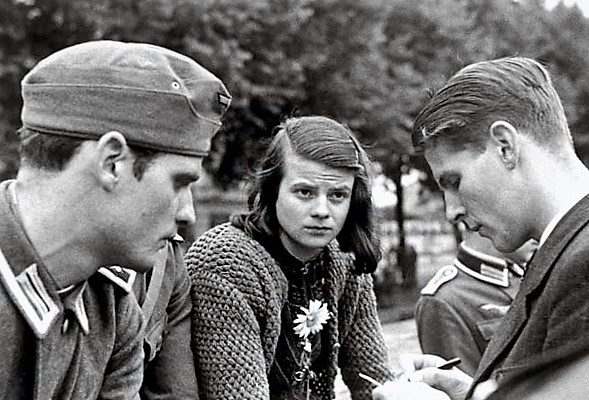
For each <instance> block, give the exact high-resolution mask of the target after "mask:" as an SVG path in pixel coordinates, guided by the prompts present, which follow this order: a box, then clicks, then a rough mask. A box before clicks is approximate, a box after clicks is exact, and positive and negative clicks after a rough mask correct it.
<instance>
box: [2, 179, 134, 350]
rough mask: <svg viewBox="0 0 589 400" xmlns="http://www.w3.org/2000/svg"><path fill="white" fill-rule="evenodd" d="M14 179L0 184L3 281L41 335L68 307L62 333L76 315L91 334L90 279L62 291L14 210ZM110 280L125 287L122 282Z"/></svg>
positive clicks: (83, 328) (36, 332) (13, 300)
mask: <svg viewBox="0 0 589 400" xmlns="http://www.w3.org/2000/svg"><path fill="white" fill-rule="evenodd" d="M13 182H14V181H5V182H2V183H1V184H0V245H1V249H0V281H1V282H2V284H3V285H4V287H5V288H6V290H7V292H8V294H9V295H10V298H11V300H12V302H13V303H14V305H15V306H16V307H17V308H18V310H19V311H20V313H21V315H22V316H23V318H24V319H25V320H26V321H27V323H28V325H29V327H30V328H31V330H32V331H33V332H34V334H35V336H36V337H37V338H39V339H43V338H44V337H46V336H47V334H48V332H49V330H50V329H51V327H52V326H53V324H54V323H55V322H56V320H58V319H59V316H60V315H61V314H63V313H64V310H65V314H66V318H65V319H64V325H63V326H62V332H63V333H65V332H66V331H67V330H68V329H67V328H68V326H69V319H71V318H72V316H73V317H74V318H75V319H76V320H77V322H78V324H79V326H80V328H81V329H82V331H83V332H84V333H85V334H88V333H89V330H90V326H89V323H88V316H87V314H86V307H85V305H84V296H83V294H84V291H85V289H86V286H87V282H86V281H85V282H83V283H81V284H79V285H76V286H75V287H72V288H71V289H70V290H65V293H64V292H63V291H60V290H59V288H58V286H57V284H56V283H55V281H54V280H53V278H52V277H51V275H50V274H49V271H48V270H47V268H46V267H45V265H44V264H43V260H41V258H40V257H39V255H38V254H37V252H36V251H35V248H34V247H33V245H32V243H31V242H30V240H29V238H28V236H27V234H26V232H25V231H24V229H23V227H22V224H21V222H20V219H19V217H18V213H16V210H15V209H14V205H13V204H12V200H11V193H10V186H11V185H13ZM109 280H111V281H112V282H113V283H115V284H117V285H118V286H121V287H122V285H120V284H119V283H120V282H118V281H117V282H115V280H114V279H111V278H109ZM131 284H132V281H131ZM60 292H62V293H61V294H60ZM64 327H65V329H64Z"/></svg>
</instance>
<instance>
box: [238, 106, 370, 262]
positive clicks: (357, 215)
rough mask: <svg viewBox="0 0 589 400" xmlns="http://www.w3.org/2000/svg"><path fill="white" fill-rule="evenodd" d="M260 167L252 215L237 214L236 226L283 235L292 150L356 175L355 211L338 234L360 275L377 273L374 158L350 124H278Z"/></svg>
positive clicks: (306, 120) (323, 120) (309, 120)
mask: <svg viewBox="0 0 589 400" xmlns="http://www.w3.org/2000/svg"><path fill="white" fill-rule="evenodd" d="M275 132H276V134H275V135H274V137H273V139H272V141H271V143H270V145H269V147H268V149H267V150H266V153H265V155H264V157H263V158H262V160H261V162H260V163H259V165H258V168H257V171H256V175H255V178H254V181H253V183H252V186H251V187H250V193H249V197H248V207H249V212H247V213H245V214H240V215H234V216H233V217H232V222H233V224H234V225H237V226H239V227H242V228H243V229H244V230H245V231H246V232H248V233H249V234H251V235H253V236H254V237H255V236H257V235H263V236H266V235H278V233H279V226H278V220H277V217H276V202H277V200H278V191H279V187H280V183H281V181H282V178H283V176H284V170H283V166H284V163H285V155H286V154H287V150H290V151H292V152H294V153H295V154H296V155H298V156H300V157H303V158H305V159H307V160H310V161H315V162H318V163H321V164H323V165H325V166H327V167H329V168H335V169H345V170H349V171H351V172H352V173H353V174H354V176H355V179H354V187H353V190H352V196H351V200H350V210H352V211H351V212H348V215H347V217H346V221H345V223H344V226H343V228H342V230H341V232H340V233H339V235H338V236H337V240H338V242H339V245H340V248H341V249H342V250H343V251H345V252H351V253H353V254H354V255H355V258H356V271H355V272H357V273H366V272H373V271H374V270H375V269H376V265H377V263H378V261H379V260H380V257H381V253H380V248H379V244H378V240H377V238H376V235H375V232H374V216H373V205H372V197H371V190H370V169H371V166H370V160H369V157H368V154H367V153H366V151H365V150H364V149H363V148H362V146H361V145H360V143H359V142H358V140H357V139H356V138H355V136H354V134H353V133H352V131H351V130H350V129H348V128H347V127H346V126H344V125H342V124H340V123H338V122H336V121H334V120H332V119H330V118H327V117H322V116H305V117H291V118H288V119H286V120H285V121H284V122H283V123H281V124H280V125H278V126H277V127H276V129H275Z"/></svg>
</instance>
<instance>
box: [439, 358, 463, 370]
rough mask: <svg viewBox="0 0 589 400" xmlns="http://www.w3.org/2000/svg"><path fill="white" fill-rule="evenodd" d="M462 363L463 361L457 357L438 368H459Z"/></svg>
mask: <svg viewBox="0 0 589 400" xmlns="http://www.w3.org/2000/svg"><path fill="white" fill-rule="evenodd" d="M461 361H462V360H460V358H458V357H455V358H452V359H450V360H448V361H446V362H445V363H444V364H442V365H439V366H438V367H437V368H438V369H452V368H454V367H455V366H457V365H458V364H460V362H461Z"/></svg>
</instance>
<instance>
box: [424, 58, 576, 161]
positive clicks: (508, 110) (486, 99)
mask: <svg viewBox="0 0 589 400" xmlns="http://www.w3.org/2000/svg"><path fill="white" fill-rule="evenodd" d="M498 120H502V121H506V122H509V123H510V124H512V125H513V126H514V127H515V128H516V129H518V130H519V131H520V132H522V133H524V134H527V135H529V136H530V137H532V138H533V139H535V140H536V142H537V143H541V144H544V145H546V147H547V148H552V149H553V150H554V151H556V152H558V151H559V150H560V149H561V148H562V146H563V144H564V145H572V136H571V133H570V131H569V128H568V123H567V120H566V116H565V113H564V109H563V106H562V103H561V100H560V97H559V96H558V94H557V92H556V90H555V88H554V86H553V84H552V80H551V78H550V75H549V73H548V71H547V70H546V69H545V68H544V67H543V66H542V65H541V64H540V63H538V62H537V61H535V60H532V59H529V58H523V57H508V58H501V59H497V60H491V61H483V62H478V63H475V64H471V65H469V66H467V67H464V68H463V69H461V70H460V71H459V72H458V73H456V74H455V75H454V76H453V77H452V78H450V79H449V80H448V82H447V83H446V84H445V85H444V87H442V88H441V89H440V90H439V91H438V92H437V93H435V94H434V95H433V96H432V97H431V98H430V99H429V101H428V102H427V104H426V105H425V107H424V108H423V109H422V110H421V112H420V113H419V115H418V116H417V118H416V119H415V122H414V128H413V132H412V142H413V146H414V148H415V150H416V152H417V153H420V152H422V151H423V150H424V148H425V146H426V145H430V144H434V143H435V142H437V141H443V142H444V144H447V145H450V146H451V148H454V149H456V150H458V149H464V148H467V147H470V148H473V149H475V150H479V151H482V150H483V149H484V148H485V146H486V141H487V139H488V132H489V128H490V127H491V124H492V123H493V122H495V121H498ZM563 139H564V140H563Z"/></svg>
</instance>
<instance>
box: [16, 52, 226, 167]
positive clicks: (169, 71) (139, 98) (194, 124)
mask: <svg viewBox="0 0 589 400" xmlns="http://www.w3.org/2000/svg"><path fill="white" fill-rule="evenodd" d="M22 96H23V109H22V114H21V118H22V123H23V126H24V127H25V128H27V129H30V130H33V131H36V132H40V133H45V134H54V135H61V136H69V137H74V138H81V139H98V138H99V137H100V136H102V135H103V134H104V133H106V132H109V131H118V132H120V133H121V134H123V136H125V138H126V139H127V141H128V142H129V144H130V145H135V146H140V147H144V148H149V149H153V150H157V151H163V152H168V153H177V154H182V155H189V156H206V155H207V154H208V153H209V150H210V147H211V138H212V136H213V135H214V134H215V133H216V132H217V130H218V129H219V128H220V126H221V122H220V120H221V117H222V116H223V114H224V113H225V111H226V110H227V108H228V107H229V104H230V102H231V96H230V95H229V93H228V92H227V89H226V88H225V86H224V85H223V83H222V82H221V80H219V79H218V78H217V77H216V76H215V75H213V74H212V73H211V72H209V71H208V70H206V69H205V68H203V67H202V66H200V65H199V64H198V63H196V62H195V61H194V60H192V59H191V58H189V57H186V56H184V55H182V54H179V53H176V52H174V51H172V50H168V49H165V48H163V47H159V46H155V45H150V44H145V43H122V42H117V41H108V40H100V41H93V42H87V43H82V44H78V45H74V46H71V47H68V48H65V49H63V50H60V51H58V52H56V53H54V54H52V55H50V56H49V57H47V58H45V59H43V60H41V61H40V62H39V63H38V64H37V65H36V66H35V67H34V68H33V69H32V70H31V71H30V72H29V73H28V74H27V75H26V76H25V77H24V78H23V81H22Z"/></svg>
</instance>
